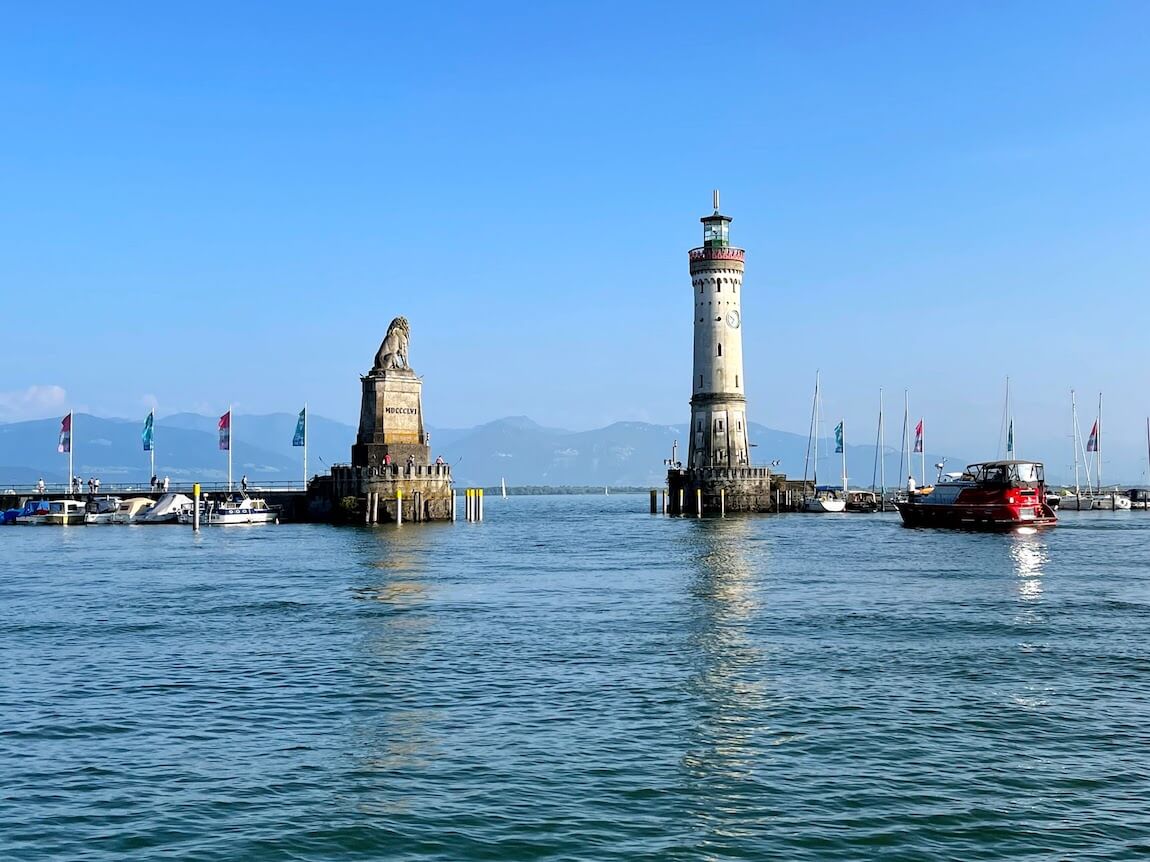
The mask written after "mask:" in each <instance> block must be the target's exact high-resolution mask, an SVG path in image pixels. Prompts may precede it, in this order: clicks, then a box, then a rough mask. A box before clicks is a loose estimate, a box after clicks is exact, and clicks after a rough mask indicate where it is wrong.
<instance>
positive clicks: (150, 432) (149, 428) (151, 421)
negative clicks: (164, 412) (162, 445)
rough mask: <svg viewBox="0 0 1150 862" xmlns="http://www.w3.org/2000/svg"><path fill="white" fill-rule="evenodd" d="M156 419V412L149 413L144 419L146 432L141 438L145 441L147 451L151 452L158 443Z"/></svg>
mask: <svg viewBox="0 0 1150 862" xmlns="http://www.w3.org/2000/svg"><path fill="white" fill-rule="evenodd" d="M155 420H156V414H155V413H149V414H148V418H147V419H145V420H144V433H143V434H141V435H140V439H141V440H143V441H144V451H145V452H151V451H152V449H153V448H154V447H155V445H156V431H155V428H154V425H155Z"/></svg>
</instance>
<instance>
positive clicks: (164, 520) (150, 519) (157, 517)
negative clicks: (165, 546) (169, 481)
mask: <svg viewBox="0 0 1150 862" xmlns="http://www.w3.org/2000/svg"><path fill="white" fill-rule="evenodd" d="M191 505H192V498H191V497H189V496H187V495H186V494H164V496H162V497H161V498H160V499H159V500H158V501H157V503H156V505H154V506H152V508H150V509H148V511H146V512H144V513H143V514H142V515H140V517H139V518H137V523H140V524H174V523H176V522H177V521H178V520H179V516H180V510H181V509H182V508H184V507H185V506H191Z"/></svg>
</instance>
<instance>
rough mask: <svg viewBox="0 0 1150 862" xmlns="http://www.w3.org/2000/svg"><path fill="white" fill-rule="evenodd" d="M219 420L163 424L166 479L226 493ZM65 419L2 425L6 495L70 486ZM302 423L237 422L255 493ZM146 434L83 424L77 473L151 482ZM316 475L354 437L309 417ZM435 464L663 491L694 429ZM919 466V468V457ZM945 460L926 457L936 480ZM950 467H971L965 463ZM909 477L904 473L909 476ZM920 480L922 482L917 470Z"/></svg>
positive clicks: (236, 461)
mask: <svg viewBox="0 0 1150 862" xmlns="http://www.w3.org/2000/svg"><path fill="white" fill-rule="evenodd" d="M216 421H217V420H216V418H215V417H213V416H201V415H198V414H194V413H177V414H174V415H171V416H166V417H163V418H157V419H156V423H155V444H156V472H157V473H158V474H159V475H160V476H165V475H166V476H171V477H172V479H173V480H175V481H203V482H213V481H221V480H224V479H226V477H227V455H226V453H225V452H222V451H220V450H219V448H218V440H217V431H216ZM59 426H60V420H59V419H37V420H31V421H26V422H13V423H7V424H0V484H2V485H3V486H4V487H7V486H8V485H16V484H28V483H32V482H35V481H36V480H37V479H38V478H41V477H43V478H44V479H45V481H48V482H62V481H64V480H65V477H66V476H67V473H68V466H67V465H68V462H67V456H66V455H62V454H59V453H57V451H56V443H57V435H58V432H59ZM295 426H296V416H295V415H294V414H288V413H272V414H268V415H262V416H256V415H252V416H245V415H238V414H237V415H235V416H234V417H233V425H232V447H233V448H232V455H233V475H234V477H235V478H236V479H237V480H238V478H239V477H240V476H241V475H243V474H247V475H248V476H249V478H251V479H252V480H253V481H265V482H267V481H297V480H301V479H302V475H303V462H302V450H301V449H299V448H294V447H293V446H292V445H291V443H292V434H293V432H294V430H295ZM142 430H143V423H142V422H139V421H132V420H126V419H106V418H100V417H96V416H90V415H87V414H81V413H78V414H76V417H75V424H74V428H73V458H74V470H75V472H76V474H77V475H79V476H81V477H83V478H87V477H89V476H99V477H100V478H101V480H102V481H104V482H106V483H110V482H127V481H138V480H146V479H147V478H148V475H149V460H148V453H147V452H145V451H143V445H142V440H141V432H142ZM749 431H750V439H751V445H752V446H753V447H754V453H753V455H752V460H753V461H754V462H755V463H756V464H762V465H767V464H771V463H772V462H777V464H775V469H776V470H777V471H780V472H784V473H786V474H787V475H789V476H791V477H794V478H799V477H802V475H803V468H804V461H805V456H806V451H807V438H806V437H805V436H802V435H799V434H792V433H788V432H786V431H777V430H775V429H772V428H767V427H766V426H764V425H758V424H755V423H751V424H750V427H749ZM308 432H309V434H308V436H309V440H308V472H309V474H315V473H323V472H326V470H327V468H328V467H329V466H330V465H331V464H335V463H347V461H348V459H349V457H350V454H351V444H352V443H353V442H354V440H355V433H356V429H355V428H354V427H353V426H351V425H347V424H344V423H342V422H337V421H334V420H331V419H325V418H323V417H321V416H315V415H313V416H311V417H310V418H309V423H308ZM429 434H430V441H431V447H432V457H433V458H434V457H435V456H436V455H442V456H443V457H444V458H445V459H446V460H447V461H448V462H449V463H451V464H452V465H453V466H454V475H455V480H456V483H457V484H458V485H461V486H471V485H477V486H478V485H483V486H488V487H490V486H493V485H498V484H499V482H500V480H506V482H507V484H508V485H510V486H515V485H554V486H561V485H592V486H599V485H608V486H623V485H632V486H636V485H638V486H649V487H659V486H662V485H663V483H664V479H665V476H666V469H667V468H666V465H665V463H664V461H665V460H666V459H669V458H671V455H672V446H673V445H674V444H675V442H676V441H678V443H679V446H678V449H677V453H676V457H677V458H678V459H679V460H681V461H685V460H686V446H685V442H686V440H687V426H686V425H685V424H684V425H654V424H649V423H645V422H616V423H613V424H611V425H608V426H606V427H605V428H597V429H594V430H591V431H568V430H565V429H561V428H547V427H544V426H542V425H539V424H537V423H535V422H533V421H532V420H531V419H528V418H527V417H525V416H514V417H508V418H505V419H498V420H495V421H493V422H488V423H486V424H483V425H479V426H476V427H474V428H431V429H429ZM819 448H820V451H822V452H832V451H833V448H834V446H833V442H832V441H830V440H822V441H821V442H820V444H819ZM846 449H847V453H846V454H847V466H848V473H849V475H850V477H851V484H853V485H857V486H869V485H870V484H871V482H872V477H873V476H874V473H875V469H876V464H875V447H874V446H873V445H864V446H852V445H849V444H848V446H847V447H846ZM900 460H901V459H900V454H899V451H898V450H897V449H892V448H890V447H887V448H886V450H885V456H884V462H885V465H886V479H887V483H888V484H889V485H899V484H901V481H900V478H905V472H904V473H903V474H902V476H901V477H900V470H899V466H900ZM913 460H914V463H915V464H916V465H918V464H919V463H920V459H919V457H917V456H915V457H914V459H913ZM940 460H942V456H940V455H937V454H931V453H927V456H926V464H927V472H928V473H929V474H930V475H933V473H934V470H933V467H932V465H933V464H935V463H936V462H938V461H940ZM947 463H948V464H952V465H961V464H965V463H966V462H965V461H963V460H962V459H959V458H948V459H947ZM904 470H905V467H904ZM840 474H841V467H840V463H839V457H838V456H836V455H828V456H826V457H824V458H821V459H820V462H819V481H820V483H827V484H836V483H838V482H839V481H840V480H839V476H840ZM915 474H916V477H917V474H918V470H917V469H916V470H915Z"/></svg>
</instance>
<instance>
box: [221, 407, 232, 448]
mask: <svg viewBox="0 0 1150 862" xmlns="http://www.w3.org/2000/svg"><path fill="white" fill-rule="evenodd" d="M219 429H220V450H221V451H224V450H228V451H230V450H231V448H232V411H231V410H229V411H228V412H227V413H225V414H224V415H223V416H221V417H220V424H219Z"/></svg>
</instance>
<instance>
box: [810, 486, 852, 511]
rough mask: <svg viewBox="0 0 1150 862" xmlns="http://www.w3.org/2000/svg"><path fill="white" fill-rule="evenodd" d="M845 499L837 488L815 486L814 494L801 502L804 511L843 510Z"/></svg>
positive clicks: (845, 505)
mask: <svg viewBox="0 0 1150 862" xmlns="http://www.w3.org/2000/svg"><path fill="white" fill-rule="evenodd" d="M846 508H847V501H846V500H844V499H843V497H842V491H840V490H839V489H838V488H816V489H815V493H814V496H811V497H808V498H807V499H806V501H805V502H804V503H803V510H804V511H806V512H845V511H846Z"/></svg>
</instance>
